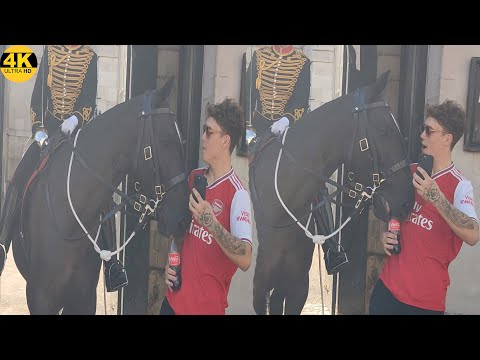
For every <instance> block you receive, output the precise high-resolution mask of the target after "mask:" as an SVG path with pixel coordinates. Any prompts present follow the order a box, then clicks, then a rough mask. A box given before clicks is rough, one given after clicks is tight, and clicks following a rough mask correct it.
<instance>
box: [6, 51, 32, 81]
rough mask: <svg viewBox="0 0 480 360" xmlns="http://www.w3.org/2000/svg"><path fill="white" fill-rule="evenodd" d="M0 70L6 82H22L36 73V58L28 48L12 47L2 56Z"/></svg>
mask: <svg viewBox="0 0 480 360" xmlns="http://www.w3.org/2000/svg"><path fill="white" fill-rule="evenodd" d="M0 69H1V70H2V73H3V75H5V77H6V78H7V79H8V80H10V81H14V82H24V81H27V80H30V78H31V77H32V76H33V75H35V73H36V72H37V57H36V56H35V54H34V53H33V51H32V49H30V48H29V47H27V46H23V45H14V46H11V47H9V48H8V49H7V50H5V52H4V53H3V54H2V58H1V60H0Z"/></svg>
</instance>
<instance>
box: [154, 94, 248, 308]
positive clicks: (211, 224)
mask: <svg viewBox="0 0 480 360" xmlns="http://www.w3.org/2000/svg"><path fill="white" fill-rule="evenodd" d="M243 123H244V117H243V111H242V109H241V107H240V106H239V105H238V104H237V103H235V102H234V101H233V100H231V99H225V100H224V101H223V102H222V103H219V104H215V105H209V106H208V107H207V120H206V123H205V125H204V127H203V134H202V158H203V160H204V161H205V162H206V163H207V165H208V166H207V167H205V168H200V169H195V170H193V171H192V173H191V174H190V177H189V185H190V188H191V189H192V194H191V195H190V203H189V208H190V211H191V212H192V215H193V218H192V222H191V224H190V227H189V229H188V230H187V233H186V236H185V239H184V241H183V244H182V246H181V250H180V258H181V280H182V283H181V287H180V289H179V290H177V291H175V292H174V291H172V288H171V286H172V284H173V283H172V281H175V280H176V275H175V272H174V271H173V270H172V269H171V268H170V267H168V266H167V269H166V283H167V286H168V290H167V294H166V297H165V300H164V302H163V304H162V308H161V310H160V314H161V315H166V314H178V315H181V314H183V315H187V314H210V315H224V314H225V309H226V308H227V307H228V302H227V297H228V290H229V287H230V282H231V280H232V277H233V275H234V274H235V272H236V271H237V268H240V269H242V270H243V271H247V270H248V268H249V267H250V263H251V261H252V224H251V218H250V213H251V204H250V197H249V194H248V192H247V190H246V189H245V188H244V186H243V185H242V183H241V181H240V179H239V178H238V176H237V175H236V174H235V172H234V170H233V168H232V165H231V154H232V152H233V149H234V147H235V145H236V144H237V143H238V140H239V138H240V136H241V133H242V131H244V127H243ZM198 174H201V175H205V177H206V178H207V188H206V193H205V199H202V197H201V196H200V194H199V193H198V191H197V190H196V189H194V188H193V178H194V176H195V175H198ZM193 195H194V196H195V197H196V198H197V199H198V201H196V200H195V198H194V197H193Z"/></svg>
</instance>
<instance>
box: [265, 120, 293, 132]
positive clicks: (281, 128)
mask: <svg viewBox="0 0 480 360" xmlns="http://www.w3.org/2000/svg"><path fill="white" fill-rule="evenodd" d="M289 125H290V122H289V121H288V118H287V117H285V116H284V117H282V118H281V119H280V120H277V121H275V122H274V123H273V124H272V126H271V127H270V129H271V131H272V133H274V134H275V135H282V134H283V133H284V132H285V129H286V128H287V127H288V126H289Z"/></svg>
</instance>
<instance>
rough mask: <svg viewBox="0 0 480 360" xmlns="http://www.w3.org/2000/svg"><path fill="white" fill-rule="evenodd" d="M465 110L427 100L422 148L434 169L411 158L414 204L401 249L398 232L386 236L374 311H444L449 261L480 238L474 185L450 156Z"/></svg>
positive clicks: (372, 302) (372, 303) (451, 103)
mask: <svg viewBox="0 0 480 360" xmlns="http://www.w3.org/2000/svg"><path fill="white" fill-rule="evenodd" d="M464 124H465V112H464V111H463V109H462V108H461V107H460V105H458V104H457V103H456V102H454V101H451V100H446V101H444V102H443V104H440V105H436V106H429V105H427V108H426V120H425V123H424V125H423V132H422V134H421V136H420V138H421V140H422V152H423V153H424V154H429V155H432V156H433V157H434V162H433V171H432V173H433V175H432V176H431V177H430V176H429V174H427V172H426V171H425V170H424V169H422V168H421V167H419V168H418V169H419V172H420V173H421V174H422V176H423V177H424V179H422V178H421V177H419V176H418V175H417V174H416V173H415V172H416V170H417V164H412V166H411V170H412V172H413V185H414V186H415V189H416V190H417V191H416V194H415V205H414V208H413V210H412V212H411V214H410V215H409V217H408V219H407V220H406V221H404V222H402V223H401V230H400V231H401V235H400V236H401V238H400V242H401V252H400V254H398V255H392V254H391V252H390V251H391V249H392V245H393V244H397V240H396V236H395V235H393V234H391V233H389V232H386V233H384V234H383V236H382V243H383V246H384V250H385V252H386V253H387V255H388V258H387V260H386V263H385V265H384V268H383V270H382V273H381V275H380V279H379V280H378V282H377V284H376V285H375V288H374V290H373V292H372V297H371V300H370V314H371V315H381V314H399V315H410V314H411V315H414V314H420V315H427V314H431V315H435V314H438V315H440V314H443V313H444V311H445V298H446V294H447V288H448V285H449V284H450V277H449V274H448V266H449V264H450V263H451V262H452V261H453V260H454V259H455V258H456V257H457V255H458V252H459V251H460V248H461V246H462V244H463V243H464V242H465V243H467V244H468V245H470V246H473V245H475V244H476V243H477V241H478V239H479V230H478V217H477V214H476V213H475V205H474V201H473V188H472V184H471V183H470V181H468V180H467V179H465V177H464V176H463V175H462V174H461V173H460V171H459V170H458V169H457V168H456V167H455V165H454V164H453V162H452V149H453V147H454V146H455V144H456V143H457V141H458V140H459V139H460V138H461V137H462V135H463V130H464V126H465V125H464Z"/></svg>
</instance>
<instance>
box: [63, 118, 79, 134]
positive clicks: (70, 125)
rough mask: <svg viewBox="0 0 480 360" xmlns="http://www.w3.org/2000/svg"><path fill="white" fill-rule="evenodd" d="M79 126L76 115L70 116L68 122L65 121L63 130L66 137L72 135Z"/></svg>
mask: <svg viewBox="0 0 480 360" xmlns="http://www.w3.org/2000/svg"><path fill="white" fill-rule="evenodd" d="M77 125H78V118H77V117H76V116H75V115H72V116H70V117H69V118H68V119H67V120H64V121H63V123H62V125H61V129H62V132H63V133H64V134H65V135H68V134H71V133H72V132H73V131H74V130H75V128H76V127H77Z"/></svg>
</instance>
